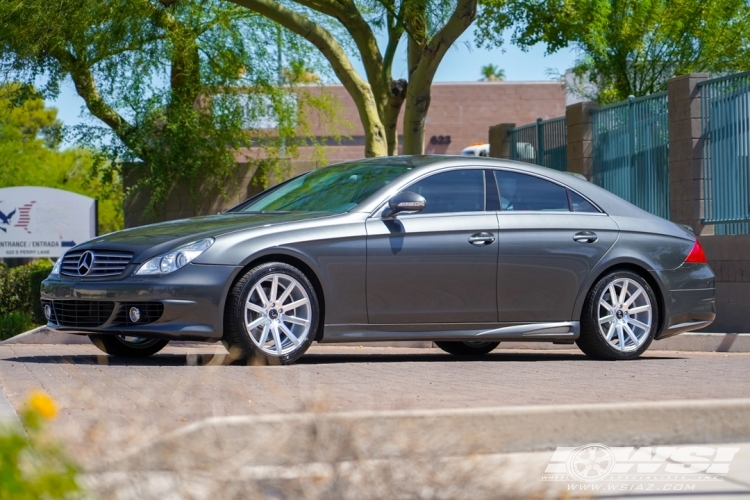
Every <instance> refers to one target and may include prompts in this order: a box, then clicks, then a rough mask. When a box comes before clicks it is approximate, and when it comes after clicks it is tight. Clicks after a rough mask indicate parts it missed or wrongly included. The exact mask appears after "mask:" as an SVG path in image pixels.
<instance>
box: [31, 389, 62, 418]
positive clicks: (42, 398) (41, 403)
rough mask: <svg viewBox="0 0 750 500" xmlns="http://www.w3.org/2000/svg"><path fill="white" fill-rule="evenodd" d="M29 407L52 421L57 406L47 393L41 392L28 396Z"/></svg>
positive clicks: (34, 392)
mask: <svg viewBox="0 0 750 500" xmlns="http://www.w3.org/2000/svg"><path fill="white" fill-rule="evenodd" d="M28 404H29V407H30V408H31V409H32V410H34V411H35V412H36V413H38V414H39V415H40V416H42V417H43V418H46V419H48V420H49V419H53V418H55V417H56V416H57V405H56V404H55V402H54V401H53V400H52V398H51V397H49V396H48V395H47V393H45V392H42V391H32V392H31V394H30V395H29V401H28Z"/></svg>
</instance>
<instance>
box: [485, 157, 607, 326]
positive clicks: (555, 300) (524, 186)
mask: <svg viewBox="0 0 750 500" xmlns="http://www.w3.org/2000/svg"><path fill="white" fill-rule="evenodd" d="M495 176H496V179H497V185H498V187H499V190H500V204H501V210H500V211H499V212H497V217H498V251H499V258H498V271H497V279H498V292H497V306H498V320H499V321H501V322H504V321H512V322H524V323H526V322H528V323H532V322H555V321H571V320H576V319H577V318H573V317H572V314H573V307H574V304H575V301H576V297H577V296H578V294H579V292H580V289H581V285H582V283H583V281H584V280H585V279H586V276H588V274H589V272H590V271H591V269H592V268H593V267H594V266H595V265H596V264H597V263H598V262H599V261H600V260H601V258H602V257H603V256H604V254H605V253H606V252H607V251H608V250H609V249H610V248H611V247H612V245H613V244H614V242H615V240H616V239H617V235H618V227H617V225H616V224H615V223H614V221H613V220H612V219H611V218H610V217H609V216H607V215H606V214H604V213H601V212H600V211H599V210H598V209H597V208H596V207H595V206H594V205H592V204H591V203H590V202H589V201H588V200H586V199H585V198H583V197H582V196H581V195H579V194H578V193H575V192H573V191H570V190H568V189H566V188H565V187H564V186H561V185H559V184H556V183H553V182H550V181H549V180H545V179H542V178H540V177H535V176H532V175H526V174H521V173H518V172H511V171H503V170H497V171H495Z"/></svg>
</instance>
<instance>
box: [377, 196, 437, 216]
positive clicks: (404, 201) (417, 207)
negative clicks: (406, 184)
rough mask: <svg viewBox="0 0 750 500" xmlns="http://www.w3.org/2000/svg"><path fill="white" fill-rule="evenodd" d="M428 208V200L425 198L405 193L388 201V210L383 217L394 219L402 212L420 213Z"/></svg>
mask: <svg viewBox="0 0 750 500" xmlns="http://www.w3.org/2000/svg"><path fill="white" fill-rule="evenodd" d="M426 206H427V200H425V199H424V196H422V195H419V194H417V193H412V192H411V191H404V192H402V193H398V194H397V195H396V196H394V197H393V198H391V199H390V200H388V208H387V209H386V210H385V211H384V212H383V217H393V216H394V215H396V214H398V213H400V212H420V211H422V210H424V209H425V207H426Z"/></svg>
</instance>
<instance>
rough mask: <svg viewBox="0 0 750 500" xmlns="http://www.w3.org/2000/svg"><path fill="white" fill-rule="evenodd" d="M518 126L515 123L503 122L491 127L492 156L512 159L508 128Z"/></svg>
mask: <svg viewBox="0 0 750 500" xmlns="http://www.w3.org/2000/svg"><path fill="white" fill-rule="evenodd" d="M512 128H516V124H515V123H501V124H499V125H495V126H492V127H490V133H489V136H490V137H489V139H490V156H491V157H493V158H503V159H506V160H510V136H509V134H508V130H510V129H512Z"/></svg>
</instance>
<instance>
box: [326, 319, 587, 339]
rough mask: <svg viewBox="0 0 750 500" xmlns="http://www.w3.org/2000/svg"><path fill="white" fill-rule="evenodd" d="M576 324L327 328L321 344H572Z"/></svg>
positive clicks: (576, 334)
mask: <svg viewBox="0 0 750 500" xmlns="http://www.w3.org/2000/svg"><path fill="white" fill-rule="evenodd" d="M580 331H581V326H580V323H579V322H578V321H562V322H555V323H435V324H409V325H326V326H325V330H324V333H323V338H322V339H321V341H320V342H322V343H327V342H376V341H383V340H389V341H393V340H456V341H467V340H470V341H488V342H489V341H494V342H498V341H510V340H515V341H525V342H529V341H540V342H557V341H563V342H572V341H574V340H576V339H577V338H578V335H579V334H580Z"/></svg>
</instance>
